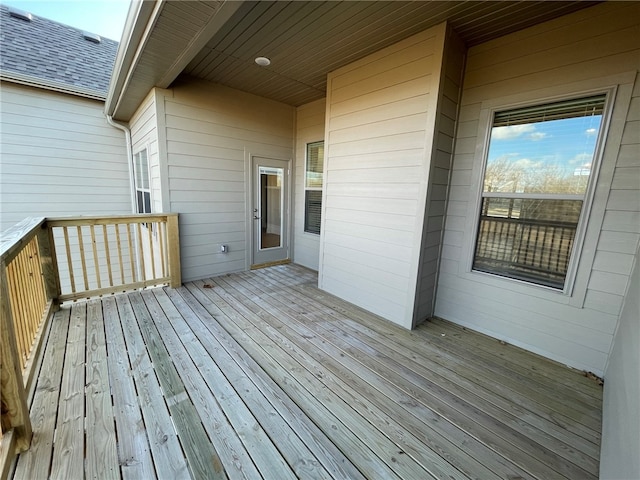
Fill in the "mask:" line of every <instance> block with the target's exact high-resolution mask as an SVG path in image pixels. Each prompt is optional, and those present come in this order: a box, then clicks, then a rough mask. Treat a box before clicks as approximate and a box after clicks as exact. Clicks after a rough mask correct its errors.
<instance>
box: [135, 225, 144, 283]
mask: <svg viewBox="0 0 640 480" xmlns="http://www.w3.org/2000/svg"><path fill="white" fill-rule="evenodd" d="M136 233H137V237H138V249H139V252H140V254H139V255H138V257H139V259H140V275H141V278H142V281H145V280H146V279H147V269H146V267H145V263H144V248H143V244H142V226H141V225H140V224H139V223H137V224H136Z"/></svg>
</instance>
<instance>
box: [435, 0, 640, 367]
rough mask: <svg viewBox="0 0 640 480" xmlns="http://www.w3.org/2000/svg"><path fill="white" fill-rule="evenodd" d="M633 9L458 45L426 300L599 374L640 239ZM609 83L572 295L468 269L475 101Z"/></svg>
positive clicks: (610, 7) (474, 207)
mask: <svg viewBox="0 0 640 480" xmlns="http://www.w3.org/2000/svg"><path fill="white" fill-rule="evenodd" d="M638 9H639V5H638V4H637V3H613V4H611V3H607V4H602V5H598V6H596V7H592V8H589V9H585V10H582V11H580V12H578V13H575V14H572V15H568V16H565V17H562V18H559V19H557V20H554V21H551V22H547V23H545V24H541V25H538V26H536V27H533V28H530V29H527V30H523V31H520V32H517V33H515V34H513V35H509V36H506V37H503V38H500V39H497V40H495V41H491V42H487V43H485V44H482V45H479V46H477V47H473V48H471V49H470V50H469V52H468V62H467V67H466V73H465V77H464V89H463V96H462V106H461V111H460V117H459V122H460V124H459V128H458V133H457V138H456V147H455V156H454V163H453V170H452V177H451V188H450V192H449V199H450V201H449V203H448V207H447V218H446V230H445V235H444V246H443V251H442V266H441V273H440V279H439V283H438V295H437V301H436V314H437V315H438V316H441V317H444V318H447V319H449V320H452V321H455V322H458V323H460V324H462V325H466V326H468V327H471V328H474V329H477V330H480V331H482V332H485V333H488V334H490V335H493V336H496V337H498V338H502V339H505V340H506V341H508V342H512V343H515V344H517V345H520V346H523V347H525V348H528V349H530V350H532V351H535V352H538V353H541V354H543V355H545V356H548V357H550V358H553V359H556V360H558V361H561V362H564V363H566V364H569V365H572V366H574V367H578V368H581V369H586V370H591V371H594V372H596V373H598V374H600V375H601V374H602V373H603V371H604V366H605V363H606V361H607V357H608V355H609V351H610V348H611V341H612V336H613V333H614V329H615V327H616V324H617V319H618V315H619V313H620V308H621V305H622V300H623V295H624V292H625V291H626V285H627V283H628V278H629V274H630V265H631V260H632V258H633V255H634V253H635V249H636V247H637V244H638V240H639V238H640V231H639V230H638V225H639V223H638V215H639V211H640V198H639V187H640V169H638V166H639V165H638V158H639V155H638V134H637V132H638V131H640V128H639V125H638V116H639V113H638V103H639V102H638V98H637V97H638V88H637V87H636V90H635V93H634V94H633V96H634V98H633V100H632V101H630V97H631V90H632V85H633V82H634V77H635V72H637V69H638V58H640V50H639V48H638V42H637V32H638V18H640V15H639V12H638ZM612 85H619V88H618V92H617V97H616V104H615V108H614V111H613V116H612V119H611V125H610V128H609V132H608V137H607V145H606V148H605V152H604V157H603V163H602V166H601V170H600V175H599V178H598V184H597V188H596V194H595V200H594V203H593V208H592V210H591V214H590V218H589V228H588V230H587V233H586V236H585V243H584V248H583V250H582V254H581V257H580V262H579V265H578V271H577V276H576V282H575V287H574V289H573V293H572V294H571V295H564V294H561V293H556V292H550V291H547V290H545V289H542V288H537V287H533V286H527V285H523V284H520V283H518V282H514V281H509V280H504V279H498V278H496V277H491V276H487V275H482V274H476V273H473V272H470V263H471V256H472V249H473V243H474V236H475V235H474V231H473V225H474V222H475V218H476V215H477V211H478V204H479V193H478V192H479V175H480V172H481V169H482V155H483V153H482V152H483V147H484V145H483V138H484V136H485V134H486V128H488V127H487V126H486V123H487V122H486V119H485V120H484V127H483V123H482V122H483V115H482V113H481V112H482V111H483V109H484V108H485V106H486V105H487V104H489V105H496V102H500V101H502V100H505V101H507V103H508V101H509V100H512V101H518V100H519V101H531V100H544V99H545V98H549V97H550V96H553V95H567V94H573V93H578V92H583V91H588V90H593V89H599V88H606V87H610V86H612ZM627 110H628V115H627ZM625 120H626V121H625Z"/></svg>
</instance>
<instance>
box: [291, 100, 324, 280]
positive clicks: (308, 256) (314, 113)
mask: <svg viewBox="0 0 640 480" xmlns="http://www.w3.org/2000/svg"><path fill="white" fill-rule="evenodd" d="M325 108H326V100H325V99H324V98H323V99H322V100H317V101H315V102H311V103H308V104H306V105H302V106H300V107H298V108H297V109H296V161H295V163H296V164H295V182H294V185H295V188H294V190H295V200H294V226H293V261H294V262H295V263H298V264H300V265H304V266H305V267H308V268H312V269H313V270H318V268H319V256H320V236H319V235H315V234H313V233H306V232H305V231H304V192H305V190H304V172H305V162H306V156H307V144H308V143H312V142H318V141H321V140H324V121H325Z"/></svg>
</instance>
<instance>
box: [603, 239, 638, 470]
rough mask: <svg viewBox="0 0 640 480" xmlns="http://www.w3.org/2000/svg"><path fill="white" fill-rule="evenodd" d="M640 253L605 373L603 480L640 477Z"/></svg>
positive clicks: (636, 260) (636, 259) (635, 263)
mask: <svg viewBox="0 0 640 480" xmlns="http://www.w3.org/2000/svg"><path fill="white" fill-rule="evenodd" d="M639 259H640V250H637V251H636V258H635V262H634V265H633V271H632V274H631V279H630V281H629V288H628V293H627V295H626V296H625V301H624V306H623V308H622V314H621V315H620V323H619V325H618V329H617V331H616V334H615V337H614V342H613V349H612V352H611V357H610V358H609V364H608V365H607V371H606V373H605V378H606V382H605V384H604V400H603V409H602V410H603V418H602V447H601V452H600V478H601V479H602V480H613V479H620V478H640V458H639V457H638V455H635V452H638V451H640V428H639V427H638V426H639V425H640V407H639V406H638V399H639V398H640V384H639V383H638V382H637V379H638V378H640V295H638V292H640V262H639Z"/></svg>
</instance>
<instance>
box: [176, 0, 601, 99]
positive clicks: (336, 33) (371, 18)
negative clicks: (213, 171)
mask: <svg viewBox="0 0 640 480" xmlns="http://www.w3.org/2000/svg"><path fill="white" fill-rule="evenodd" d="M189 3H193V2H189ZM595 3H598V2H585V1H574V2H566V1H554V2H549V1H517V2H513V1H497V2H496V1H487V2H481V1H455V2H454V1H418V2H405V1H345V2H335V1H329V2H317V1H312V2H300V1H293V2H285V1H249V2H244V3H243V4H242V5H241V6H240V7H239V8H238V9H237V10H236V12H235V13H234V14H233V15H232V16H231V18H230V20H229V21H228V22H226V23H225V25H224V26H223V27H222V28H220V29H219V30H218V31H217V32H216V33H215V34H214V35H213V37H212V38H211V39H210V41H209V42H208V43H207V44H206V45H205V46H204V48H202V50H201V51H200V52H199V53H198V54H197V55H196V56H195V57H194V58H193V60H191V61H190V62H189V63H188V65H187V66H186V68H185V69H184V72H183V73H184V74H187V75H189V76H192V77H197V78H200V79H204V80H207V81H211V82H215V83H220V84H223V85H226V86H229V87H233V88H236V89H239V90H243V91H246V92H250V93H253V94H256V95H260V96H262V97H266V98H270V99H273V100H277V101H280V102H283V103H287V104H289V105H294V106H298V105H302V104H304V103H307V102H310V101H313V100H316V99H319V98H322V97H324V96H325V91H326V78H327V73H328V72H331V71H333V70H335V69H337V68H340V67H342V66H344V65H347V64H349V63H351V62H353V61H355V60H358V59H360V58H362V57H365V56H367V55H369V54H371V53H374V52H376V51H378V50H380V49H382V48H384V47H387V46H389V45H392V44H394V43H396V42H398V41H400V40H402V39H404V38H407V37H409V36H411V35H413V34H416V33H418V32H421V31H423V30H426V29H427V28H429V27H432V26H434V25H437V24H439V23H441V22H443V21H445V20H447V21H448V22H449V23H450V24H451V26H452V27H453V28H454V29H455V30H456V32H457V33H458V34H459V35H460V37H461V38H462V39H463V40H464V41H465V42H466V43H467V45H468V46H472V45H476V44H479V43H482V42H485V41H488V40H491V39H494V38H497V37H500V36H503V35H506V34H508V33H512V32H515V31H517V30H521V29H523V28H527V27H530V26H533V25H535V24H537V23H541V22H545V21H547V20H551V19H553V18H556V17H559V16H561V15H565V14H567V13H571V12H574V11H576V10H579V9H581V8H585V7H588V6H591V5H594V4H595ZM257 56H265V57H268V58H269V59H271V65H270V66H268V67H259V66H257V65H256V64H255V62H254V59H255V58H256V57H257Z"/></svg>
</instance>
